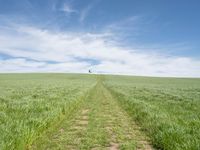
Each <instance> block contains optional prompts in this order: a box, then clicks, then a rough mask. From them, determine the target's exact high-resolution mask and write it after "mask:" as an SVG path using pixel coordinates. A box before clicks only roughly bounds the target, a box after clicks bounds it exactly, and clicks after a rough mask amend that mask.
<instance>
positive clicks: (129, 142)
mask: <svg viewBox="0 0 200 150" xmlns="http://www.w3.org/2000/svg"><path fill="white" fill-rule="evenodd" d="M0 135H1V136H0V149H2V150H4V149H5V150H7V149H8V150H12V149H19V150H21V149H41V150H43V149H93V150H97V149H113V150H117V149H127V150H129V149H130V150H134V149H148V150H150V149H154V148H155V149H166V150H172V149H173V150H198V149H200V79H181V78H147V77H130V76H109V75H106V76H103V75H81V74H1V75H0Z"/></svg>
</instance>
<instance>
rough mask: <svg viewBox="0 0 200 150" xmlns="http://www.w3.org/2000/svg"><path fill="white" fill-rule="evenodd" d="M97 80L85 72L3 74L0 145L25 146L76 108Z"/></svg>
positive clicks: (0, 94)
mask: <svg viewBox="0 0 200 150" xmlns="http://www.w3.org/2000/svg"><path fill="white" fill-rule="evenodd" d="M94 84H95V80H93V79H92V78H91V77H89V76H86V75H73V74H72V75H66V74H23V75H22V74H13V75H9V74H2V75H0V149H2V150H4V149H6V150H7V149H9V150H12V149H19V150H21V149H25V148H28V146H29V145H30V144H31V143H32V142H33V140H35V139H36V138H37V137H38V136H39V135H40V134H42V133H43V132H44V131H45V130H46V129H47V128H49V127H51V126H52V125H53V124H55V123H56V122H58V121H59V120H60V119H62V117H63V116H65V117H66V116H68V115H70V113H73V111H74V110H76V109H77V107H78V105H79V103H80V102H81V101H82V99H83V96H84V95H85V93H86V92H87V91H88V90H89V89H90V88H91V87H92V86H93V85H94Z"/></svg>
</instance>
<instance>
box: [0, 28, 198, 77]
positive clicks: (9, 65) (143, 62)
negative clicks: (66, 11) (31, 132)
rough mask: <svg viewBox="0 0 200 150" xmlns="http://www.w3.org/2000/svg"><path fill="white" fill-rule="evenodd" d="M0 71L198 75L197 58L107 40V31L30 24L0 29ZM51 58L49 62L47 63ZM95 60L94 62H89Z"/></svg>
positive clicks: (108, 34) (108, 35)
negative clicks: (53, 28)
mask: <svg viewBox="0 0 200 150" xmlns="http://www.w3.org/2000/svg"><path fill="white" fill-rule="evenodd" d="M0 33H1V34H0V41H1V42H0V55H1V54H5V55H9V56H11V57H10V58H7V59H2V60H1V59H0V72H87V70H88V69H92V70H94V71H95V72H97V73H98V72H101V73H113V74H133V75H149V76H181V77H200V71H199V70H200V61H199V60H195V59H192V58H188V57H174V56H165V55H160V54H155V53H154V54H152V53H144V52H140V51H137V50H135V49H134V48H131V49H128V48H124V47H120V46H117V45H116V44H114V43H113V42H112V41H111V42H109V41H110V40H109V37H110V36H112V35H110V33H102V34H91V33H72V32H52V31H48V30H42V29H39V28H34V27H26V26H20V27H18V26H15V27H13V29H12V31H10V32H3V31H2V30H1V29H0ZM49 62H53V63H49ZM93 62H95V63H93Z"/></svg>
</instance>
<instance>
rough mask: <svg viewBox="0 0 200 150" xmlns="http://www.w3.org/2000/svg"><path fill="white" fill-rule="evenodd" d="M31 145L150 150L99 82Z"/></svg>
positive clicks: (101, 149) (138, 131)
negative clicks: (70, 114) (78, 106)
mask: <svg viewBox="0 0 200 150" xmlns="http://www.w3.org/2000/svg"><path fill="white" fill-rule="evenodd" d="M32 149H37V150H38V149H42V150H43V149H63V150H68V149H69V150H71V149H72V150H73V149H74V150H79V149H84V150H87V149H88V150H89V149H91V150H106V149H107V150H118V149H127V150H134V149H139V150H142V149H144V150H151V149H152V147H151V145H150V144H149V142H148V139H147V138H146V136H144V135H143V134H142V133H141V132H140V129H139V127H138V126H137V125H136V124H135V123H134V122H133V121H132V120H131V118H130V117H129V116H128V114H127V113H126V112H125V111H124V110H122V109H121V107H120V106H119V105H118V103H117V101H116V100H115V99H114V98H113V97H112V95H111V94H110V92H109V91H108V90H107V89H106V88H105V87H104V86H103V84H102V83H101V82H99V83H97V85H96V86H95V88H94V89H93V90H92V91H91V94H90V95H89V97H88V98H87V100H86V101H85V103H84V105H83V107H82V108H81V109H80V110H79V111H78V112H77V113H76V114H75V115H74V117H73V118H72V119H71V120H67V119H66V120H64V121H63V122H62V124H61V125H60V126H59V127H58V128H57V129H56V131H54V132H53V133H49V134H47V135H46V136H44V137H42V138H41V139H39V140H38V141H37V142H36V143H35V144H34V145H33V146H32Z"/></svg>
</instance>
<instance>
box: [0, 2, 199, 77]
mask: <svg viewBox="0 0 200 150" xmlns="http://www.w3.org/2000/svg"><path fill="white" fill-rule="evenodd" d="M199 6H200V1H198V0H191V1H187V0H176V1H174V0H168V1H166V0H152V1H149V0H123V1H122V0H121V1H120V0H119V1H116V0H20V1H16V0H0V72H87V70H88V69H92V70H93V71H94V72H96V73H112V74H131V75H147V76H184V77H200V71H199V70H200V67H199V66H200V42H199V41H200V29H199V27H200V9H199Z"/></svg>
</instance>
